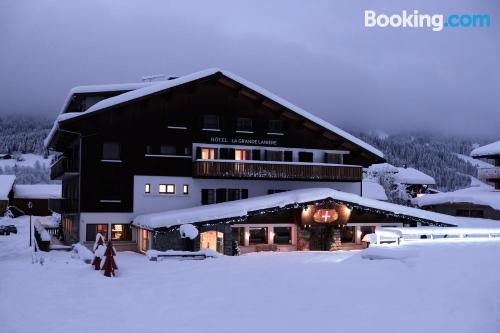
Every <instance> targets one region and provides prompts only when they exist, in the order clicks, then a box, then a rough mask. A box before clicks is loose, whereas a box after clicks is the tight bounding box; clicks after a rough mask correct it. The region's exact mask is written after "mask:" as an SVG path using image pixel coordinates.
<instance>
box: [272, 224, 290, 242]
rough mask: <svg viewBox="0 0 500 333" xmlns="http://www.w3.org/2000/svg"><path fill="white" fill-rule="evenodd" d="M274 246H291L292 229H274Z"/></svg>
mask: <svg viewBox="0 0 500 333" xmlns="http://www.w3.org/2000/svg"><path fill="white" fill-rule="evenodd" d="M273 241H274V244H282V245H283V244H292V227H274V240H273Z"/></svg>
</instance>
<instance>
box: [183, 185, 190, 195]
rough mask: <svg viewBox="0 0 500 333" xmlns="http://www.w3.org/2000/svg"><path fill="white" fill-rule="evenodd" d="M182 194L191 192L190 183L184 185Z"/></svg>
mask: <svg viewBox="0 0 500 333" xmlns="http://www.w3.org/2000/svg"><path fill="white" fill-rule="evenodd" d="M182 194H189V185H187V184H184V185H182Z"/></svg>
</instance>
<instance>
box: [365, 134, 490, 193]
mask: <svg viewBox="0 0 500 333" xmlns="http://www.w3.org/2000/svg"><path fill="white" fill-rule="evenodd" d="M358 136H359V137H360V138H361V139H363V140H365V141H366V142H368V143H370V144H372V145H373V146H375V147H377V148H379V149H380V150H382V151H383V152H384V154H385V158H386V160H387V162H388V163H390V164H393V165H395V166H399V167H402V166H404V165H406V166H409V167H413V168H416V169H418V170H420V171H422V172H425V173H426V174H428V175H430V176H432V177H434V179H435V180H436V183H437V188H438V189H439V190H441V191H453V190H456V189H459V188H463V187H467V186H469V185H470V181H471V180H470V177H469V175H470V176H474V177H476V176H477V168H476V167H475V166H473V165H472V164H470V163H468V162H466V161H464V160H462V159H460V158H458V157H457V156H456V155H455V154H456V153H458V154H463V155H469V153H470V152H471V150H472V149H473V146H474V144H481V145H482V144H486V143H488V142H491V141H493V139H492V140H485V139H464V138H460V137H452V136H444V135H435V134H399V135H388V136H381V135H372V134H366V133H359V134H358Z"/></svg>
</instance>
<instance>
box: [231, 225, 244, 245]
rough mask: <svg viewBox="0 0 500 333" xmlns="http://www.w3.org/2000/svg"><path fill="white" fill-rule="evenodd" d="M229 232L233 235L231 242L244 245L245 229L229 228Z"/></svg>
mask: <svg viewBox="0 0 500 333" xmlns="http://www.w3.org/2000/svg"><path fill="white" fill-rule="evenodd" d="M231 232H232V234H233V240H235V241H237V242H238V245H240V246H244V245H245V228H244V227H235V228H231Z"/></svg>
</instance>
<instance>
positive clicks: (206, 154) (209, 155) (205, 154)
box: [201, 148, 215, 160]
mask: <svg viewBox="0 0 500 333" xmlns="http://www.w3.org/2000/svg"><path fill="white" fill-rule="evenodd" d="M201 158H202V159H203V160H215V149H214V148H202V149H201Z"/></svg>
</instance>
